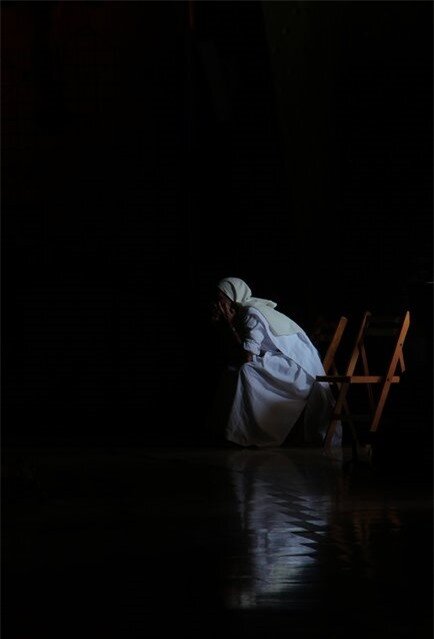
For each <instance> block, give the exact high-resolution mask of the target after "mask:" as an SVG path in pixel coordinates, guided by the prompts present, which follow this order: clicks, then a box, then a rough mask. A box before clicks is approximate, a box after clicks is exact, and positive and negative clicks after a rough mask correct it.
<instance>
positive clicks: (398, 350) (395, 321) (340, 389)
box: [316, 311, 410, 450]
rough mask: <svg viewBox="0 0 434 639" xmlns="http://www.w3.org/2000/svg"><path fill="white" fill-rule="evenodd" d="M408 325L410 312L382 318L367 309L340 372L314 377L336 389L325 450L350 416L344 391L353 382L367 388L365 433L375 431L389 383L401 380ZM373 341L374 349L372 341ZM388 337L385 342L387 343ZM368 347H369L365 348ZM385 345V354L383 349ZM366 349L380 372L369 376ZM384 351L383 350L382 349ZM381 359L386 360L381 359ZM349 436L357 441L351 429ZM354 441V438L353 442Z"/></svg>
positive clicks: (346, 392) (388, 389) (346, 391)
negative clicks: (339, 422)
mask: <svg viewBox="0 0 434 639" xmlns="http://www.w3.org/2000/svg"><path fill="white" fill-rule="evenodd" d="M409 326H410V312H409V311H406V313H405V314H404V315H403V316H402V317H398V318H395V317H394V318H386V317H376V316H372V314H371V313H370V312H368V311H367V312H365V313H364V315H363V317H362V321H361V323H360V326H359V329H358V331H357V336H356V339H355V342H354V346H353V349H352V351H351V354H350V358H349V360H348V364H347V367H346V370H345V374H344V375H338V374H336V373H334V374H331V375H330V374H326V375H322V376H318V377H317V378H316V379H317V381H321V382H329V383H330V384H333V385H334V387H335V389H336V404H335V408H334V412H333V414H332V416H331V420H330V423H329V427H328V430H327V434H326V438H325V444H324V446H325V449H326V450H329V449H330V446H331V441H332V438H333V434H334V432H335V430H336V426H337V423H338V421H339V420H344V419H345V418H348V417H349V418H351V417H354V415H352V413H351V411H350V410H349V408H348V404H347V394H348V391H349V389H350V387H351V386H352V385H353V384H362V385H365V386H366V389H367V401H368V410H367V414H368V419H369V432H371V433H373V432H376V430H377V429H378V426H379V423H380V420H381V417H382V414H383V410H384V406H385V404H386V400H387V397H388V395H389V391H390V387H391V385H392V384H397V383H399V382H400V380H401V375H402V373H404V371H405V363H404V354H403V346H404V342H405V338H406V336H407V332H408V329H409ZM371 338H373V340H375V341H376V344H375V352H374V349H373V341H372V339H371ZM387 340H389V342H387ZM368 342H369V347H370V348H371V349H372V350H371V351H369V348H368ZM388 347H389V352H388V355H386V350H387V348H388ZM368 351H369V352H370V358H371V361H372V360H374V357H376V360H377V361H376V363H375V365H376V367H379V368H380V370H381V371H382V372H381V374H379V375H378V374H377V375H372V374H371V373H370V370H369V364H368ZM383 351H384V352H383ZM384 358H386V361H385V362H384ZM357 366H359V368H360V367H361V368H362V372H360V373H359V372H356V368H357ZM375 385H377V386H378V387H379V388H378V392H377V393H376V395H374V392H373V386H375ZM353 438H355V439H356V440H357V433H356V432H355V431H354V429H353ZM356 444H358V441H356Z"/></svg>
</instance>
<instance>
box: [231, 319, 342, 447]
mask: <svg viewBox="0 0 434 639" xmlns="http://www.w3.org/2000/svg"><path fill="white" fill-rule="evenodd" d="M244 310H245V316H244V328H245V336H244V342H243V348H244V350H246V351H249V352H250V353H252V354H253V361H251V362H248V363H246V364H243V365H242V366H241V368H240V369H239V370H238V379H237V384H236V390H235V396H234V399H233V403H232V406H231V409H230V413H229V420H228V423H227V426H226V438H227V439H228V440H229V441H232V442H235V443H236V444H240V445H241V446H261V447H263V446H280V445H281V444H282V443H283V442H284V440H285V439H286V437H287V435H288V434H289V432H290V431H291V429H292V428H293V426H294V425H295V423H296V421H297V420H298V418H299V417H300V415H301V413H302V412H303V409H305V411H304V415H303V425H304V441H305V443H311V444H315V445H321V444H322V442H323V439H324V435H325V432H326V428H327V424H328V419H329V417H330V413H331V410H332V408H333V404H334V399H333V395H332V392H331V390H330V387H329V385H328V384H327V383H319V382H316V381H315V376H316V375H324V374H325V373H324V369H323V366H322V363H321V360H320V357H319V355H318V351H317V350H316V348H315V347H314V345H313V344H312V342H311V341H310V340H309V338H308V337H307V335H306V334H305V332H304V331H303V330H302V329H300V328H299V327H297V329H298V330H297V332H294V333H292V334H291V335H275V334H273V332H272V331H271V329H270V324H269V322H268V320H267V319H266V317H265V315H264V314H262V313H261V312H260V311H259V310H258V309H256V308H254V307H253V306H248V307H245V309H244ZM340 437H341V433H340V432H339V429H338V430H337V433H336V436H335V439H334V442H333V445H338V444H339V443H340Z"/></svg>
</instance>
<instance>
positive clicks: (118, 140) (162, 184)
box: [2, 1, 432, 443]
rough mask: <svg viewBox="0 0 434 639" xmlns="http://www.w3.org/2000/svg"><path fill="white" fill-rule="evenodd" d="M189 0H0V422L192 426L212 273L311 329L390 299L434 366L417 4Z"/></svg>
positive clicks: (149, 429) (427, 366)
mask: <svg viewBox="0 0 434 639" xmlns="http://www.w3.org/2000/svg"><path fill="white" fill-rule="evenodd" d="M190 6H192V7H193V11H194V20H193V23H192V22H191V16H189V5H188V4H187V3H184V2H122V3H121V2H104V1H103V2H38V3H33V2H28V3H27V2H4V3H2V30H3V32H2V85H3V87H2V99H3V106H2V142H3V143H2V151H3V161H2V178H3V179H2V184H3V188H2V196H3V199H2V211H3V216H2V223H3V251H2V257H3V271H2V273H3V286H2V290H3V371H4V372H3V398H4V400H3V414H4V418H5V421H4V425H5V426H4V431H3V432H4V433H5V434H6V436H7V437H10V438H11V440H14V439H19V438H22V437H34V438H35V439H36V440H38V439H40V438H44V437H49V438H55V437H58V436H59V437H61V438H64V437H75V436H76V435H80V436H81V435H89V436H90V437H91V438H94V439H95V440H96V441H99V440H101V439H102V438H104V437H105V436H106V435H110V436H119V438H120V439H121V440H123V439H124V440H127V439H128V438H130V437H133V436H134V437H135V438H137V437H140V438H143V441H150V440H155V439H158V440H160V441H163V442H167V443H170V442H173V441H180V440H181V441H182V440H184V437H185V438H186V439H189V438H195V437H196V436H197V435H198V434H200V432H201V428H202V425H203V416H204V414H205V413H206V409H207V406H208V404H209V401H210V399H211V397H212V392H213V387H214V383H215V377H216V366H215V361H216V359H218V357H217V354H216V340H215V336H214V334H213V332H212V330H211V327H210V325H209V319H208V314H207V313H208V307H207V304H208V301H209V296H210V294H211V291H212V289H213V286H214V285H215V282H216V281H217V280H218V279H219V278H220V277H223V276H226V275H236V276H239V277H243V278H245V279H246V280H247V281H248V283H249V284H250V285H251V287H252V288H253V290H254V293H255V294H257V295H263V296H267V297H270V298H273V299H276V300H277V301H279V302H280V308H281V309H282V310H284V311H286V312H288V313H290V314H291V315H292V316H293V317H294V319H296V320H297V321H299V322H302V323H304V325H305V326H306V328H308V329H309V327H310V326H312V325H313V323H314V321H315V318H316V317H317V315H319V314H328V315H331V316H337V315H340V314H341V313H342V312H346V313H358V312H359V310H360V309H364V308H371V310H373V311H379V312H398V311H400V310H401V309H403V308H405V307H408V306H409V307H411V310H412V312H413V314H414V336H415V337H414V343H413V346H412V344H411V342H410V347H411V349H412V350H411V353H412V357H413V360H412V361H413V370H414V371H417V374H418V375H419V376H422V377H426V374H427V373H430V372H431V366H432V364H431V353H432V346H431V345H432V314H431V313H432V291H431V287H430V285H429V284H428V282H429V281H431V280H432V5H431V3H429V2H385V3H382V2H375V3H367V2H351V3H343V2H336V3H334V2H326V3H324V2H318V3H316V2H266V3H260V2H198V3H192V5H190ZM152 412H154V413H156V415H155V416H153V417H151V414H152ZM184 416H185V417H187V418H190V426H189V427H187V431H186V430H185V429H184V430H182V431H180V421H181V419H182V418H184Z"/></svg>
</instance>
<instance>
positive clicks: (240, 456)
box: [226, 449, 330, 608]
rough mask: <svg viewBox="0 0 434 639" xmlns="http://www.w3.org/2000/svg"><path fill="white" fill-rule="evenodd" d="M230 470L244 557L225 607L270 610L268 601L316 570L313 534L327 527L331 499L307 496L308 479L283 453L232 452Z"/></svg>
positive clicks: (315, 535) (322, 496) (315, 542)
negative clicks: (265, 606)
mask: <svg viewBox="0 0 434 639" xmlns="http://www.w3.org/2000/svg"><path fill="white" fill-rule="evenodd" d="M229 467H230V470H231V478H232V482H233V486H234V490H235V495H236V498H237V500H238V511H239V515H240V520H241V527H242V530H243V532H244V534H245V537H246V543H248V549H246V550H247V554H248V557H245V558H244V559H245V561H244V562H243V561H242V558H239V559H240V560H241V561H240V564H241V565H240V566H239V567H238V569H237V570H236V572H235V574H233V579H235V580H236V582H237V583H236V587H233V586H234V585H235V584H232V587H229V588H228V590H227V592H226V595H227V599H228V601H227V605H228V606H229V607H236V608H239V607H241V608H250V607H256V606H257V605H261V603H264V602H265V601H267V605H270V604H271V605H272V603H273V601H272V600H270V599H269V598H270V596H272V595H278V594H280V593H282V592H284V591H285V592H286V591H288V589H291V588H300V584H301V582H302V581H303V574H304V573H305V572H306V570H309V569H311V568H312V567H313V566H314V565H315V563H316V560H315V555H316V552H317V539H319V537H317V532H318V531H317V529H318V528H320V527H322V528H324V527H326V526H327V525H328V513H329V510H330V499H329V498H328V497H327V496H324V495H318V497H316V496H315V494H312V492H314V493H315V491H312V488H313V487H312V485H311V483H310V481H309V476H306V474H305V473H304V472H303V469H302V468H300V467H298V466H297V465H296V463H295V462H294V460H293V459H292V458H291V455H290V454H289V453H288V452H286V451H285V452H284V451H278V450H275V449H273V450H269V451H251V450H246V451H240V452H238V451H237V452H236V453H234V454H233V455H231V456H230V458H229ZM246 559H248V561H246Z"/></svg>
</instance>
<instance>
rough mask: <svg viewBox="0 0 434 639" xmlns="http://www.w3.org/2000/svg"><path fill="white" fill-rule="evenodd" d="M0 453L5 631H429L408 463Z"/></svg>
mask: <svg viewBox="0 0 434 639" xmlns="http://www.w3.org/2000/svg"><path fill="white" fill-rule="evenodd" d="M6 452H7V463H6V465H5V471H4V472H5V477H4V482H3V494H4V496H3V500H4V501H3V506H4V508H3V524H4V540H3V559H4V568H3V598H4V607H3V625H4V635H3V636H4V637H5V639H31V638H36V637H37V638H38V639H39V638H47V637H50V638H51V637H56V638H58V639H63V638H64V637H68V638H69V637H77V638H79V637H94V638H99V637H101V638H103V637H119V639H128V638H129V637H166V636H172V635H173V634H174V633H176V636H183V637H184V636H185V637H192V636H194V637H204V638H207V637H232V636H236V637H244V636H245V637H252V636H253V637H264V638H271V639H272V638H274V637H279V638H280V637H296V638H298V637H318V638H322V637H331V638H338V637H339V638H340V637H362V636H363V637H366V638H367V639H368V638H377V637H378V638H379V637H397V638H398V637H409V638H410V637H412V638H414V639H418V638H420V639H422V638H427V639H428V638H430V639H431V637H432V636H433V627H432V620H433V607H432V600H433V588H432V577H433V561H432V549H433V536H432V533H433V528H432V506H433V502H432V482H431V477H430V473H429V472H418V464H417V463H413V464H406V461H405V460H404V459H402V462H401V461H400V462H399V464H395V465H394V467H393V472H389V470H388V469H386V470H383V471H381V469H380V472H379V471H378V469H377V468H375V466H373V465H372V462H368V461H365V460H362V461H361V462H360V463H359V464H357V465H354V464H351V463H348V459H349V451H347V450H343V451H342V452H341V453H340V454H336V456H335V457H333V458H330V457H327V456H326V455H325V454H324V453H323V451H322V450H319V449H301V448H293V449H291V448H282V449H273V450H268V451H259V450H250V449H249V450H243V449H237V448H226V447H212V446H208V447H206V446H205V447H203V448H198V447H191V448H183V447H174V448H158V447H155V448H143V447H129V448H125V447H119V448H117V447H116V446H112V447H110V448H109V447H106V448H95V447H86V446H77V447H75V448H74V447H71V446H68V447H57V448H50V447H41V448H37V447H32V448H26V449H25V448H22V449H21V448H15V449H10V450H8V451H6ZM408 469H410V470H408ZM419 470H420V469H419Z"/></svg>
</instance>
